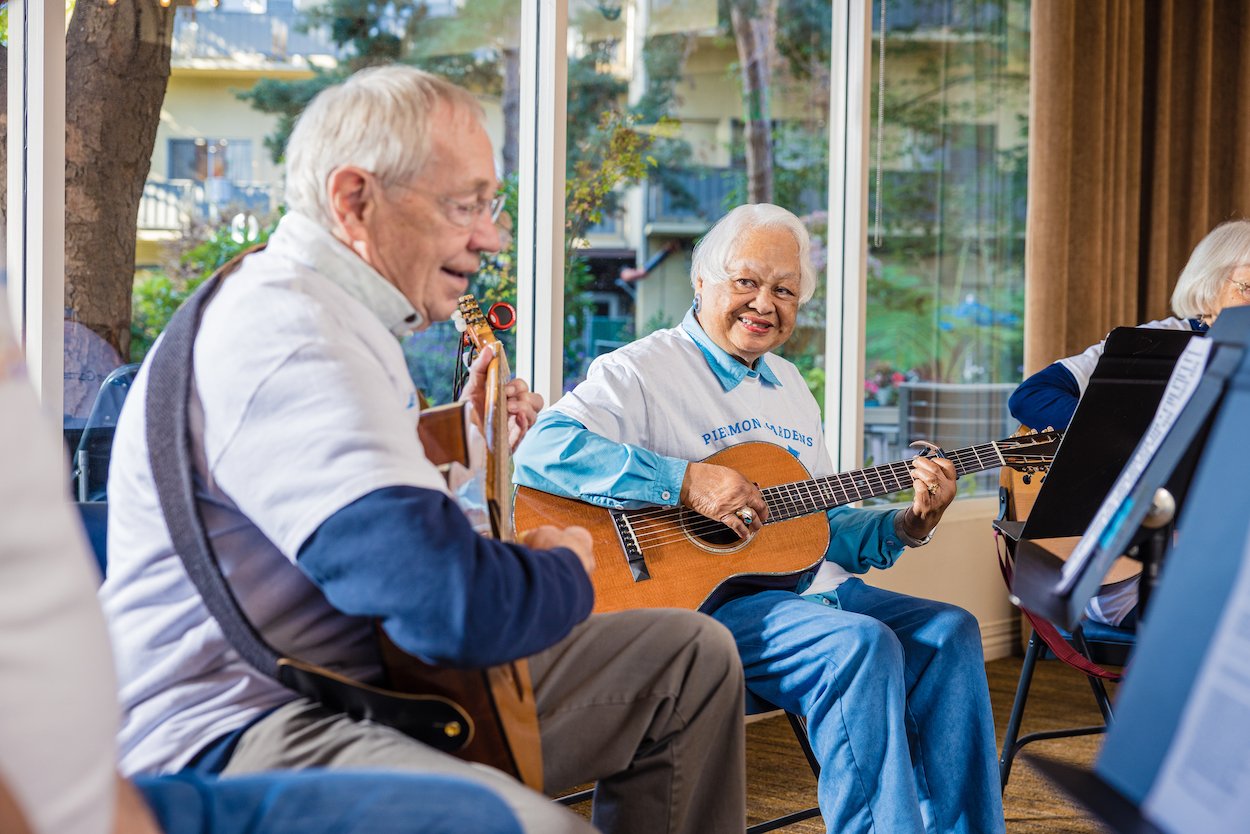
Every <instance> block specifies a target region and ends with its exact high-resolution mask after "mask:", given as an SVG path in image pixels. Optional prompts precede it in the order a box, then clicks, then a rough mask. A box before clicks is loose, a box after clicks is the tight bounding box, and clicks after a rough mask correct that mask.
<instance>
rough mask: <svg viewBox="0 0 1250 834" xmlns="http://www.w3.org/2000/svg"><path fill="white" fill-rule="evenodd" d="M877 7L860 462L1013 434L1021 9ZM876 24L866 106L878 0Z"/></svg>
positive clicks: (951, 3) (1023, 87) (974, 487)
mask: <svg viewBox="0 0 1250 834" xmlns="http://www.w3.org/2000/svg"><path fill="white" fill-rule="evenodd" d="M886 12H887V15H886V30H885V77H884V90H885V96H884V102H883V103H884V107H885V111H884V131H883V132H882V133H881V135H880V136H879V137H878V136H877V135H876V132H875V130H874V135H873V138H872V143H871V148H870V158H871V159H872V160H873V161H874V164H875V162H876V160H878V159H880V171H879V177H878V176H876V175H877V173H878V172H877V171H874V172H873V174H874V176H873V178H872V179H870V183H871V185H870V187H871V188H872V191H873V193H872V194H871V195H870V198H869V201H870V206H869V207H870V210H871V211H872V212H873V218H872V219H873V221H874V222H873V223H872V224H871V225H870V233H869V266H868V279H867V280H868V285H867V299H868V302H867V321H866V330H865V333H866V337H865V370H866V378H865V380H864V406H865V409H864V426H865V437H864V455H865V458H866V460H867V461H868V462H869V463H883V462H886V461H889V460H896V459H899V458H901V457H903V456H904V455H905V447H906V444H907V443H908V441H910V440H913V439H916V438H924V439H928V440H931V441H933V442H936V443H939V444H941V445H942V446H944V447H946V448H948V449H952V448H962V447H966V446H970V445H973V444H977V443H985V442H988V441H991V440H997V439H999V438H1001V437H1003V436H1005V435H1007V434H1010V433H1011V432H1012V431H1013V430H1014V428H1015V426H1014V424H1013V423H1012V421H1011V418H1010V416H1009V415H1008V413H1007V406H1006V402H1007V395H1008V394H1009V393H1010V391H1011V389H1012V388H1013V387H1014V386H1015V384H1016V383H1018V382H1019V381H1020V378H1021V377H1020V374H1021V363H1022V360H1023V307H1024V219H1025V214H1024V212H1025V189H1026V184H1027V173H1026V172H1027V136H1028V62H1029V58H1028V42H1029V41H1028V36H1029V31H1028V21H1029V4H1028V2H1025V0H994V1H993V2H983V0H976V2H973V0H890V2H889V3H888V4H887V9H886ZM872 19H873V27H874V31H873V34H874V42H873V79H872V85H871V87H872V90H873V107H874V108H876V107H877V105H878V103H880V102H879V100H878V98H877V91H878V89H879V82H880V81H881V78H880V76H879V74H878V73H879V67H880V61H879V58H880V54H879V46H880V37H881V30H880V6H879V5H877V6H875V8H874V10H873V18H872ZM873 119H874V124H875V120H876V110H875V109H874V111H873ZM878 140H879V142H880V145H878ZM878 204H879V206H880V215H879V216H880V224H879V225H876V223H875V221H876V217H877V214H876V210H877V207H878ZM878 234H879V238H878ZM967 480H968V482H967V483H964V484H961V486H960V489H961V495H964V496H966V495H969V494H975V493H976V492H978V491H979V492H986V491H992V490H993V489H994V486H995V484H996V483H997V475H996V474H995V473H993V472H987V473H985V474H983V475H981V476H978V477H976V478H975V479H974V478H969V479H967Z"/></svg>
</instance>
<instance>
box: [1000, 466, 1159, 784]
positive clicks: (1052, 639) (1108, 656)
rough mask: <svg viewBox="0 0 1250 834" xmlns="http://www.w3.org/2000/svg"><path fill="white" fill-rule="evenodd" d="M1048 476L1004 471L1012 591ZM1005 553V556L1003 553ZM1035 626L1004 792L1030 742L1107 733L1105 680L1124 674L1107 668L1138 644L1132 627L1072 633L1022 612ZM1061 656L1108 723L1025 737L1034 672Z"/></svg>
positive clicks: (1005, 751) (1006, 741)
mask: <svg viewBox="0 0 1250 834" xmlns="http://www.w3.org/2000/svg"><path fill="white" fill-rule="evenodd" d="M1041 481H1042V477H1041V476H1038V475H1033V476H1031V477H1030V476H1027V475H1022V474H1021V473H1019V472H1015V471H1014V470H1004V471H1003V473H1002V476H1001V480H1000V486H999V488H998V498H999V513H998V518H996V519H995V520H994V531H995V536H996V537H999V538H1001V539H1002V540H1003V542H1004V543H1005V547H1004V548H1003V550H1000V552H999V567H1000V568H1001V569H1002V572H1003V581H1004V582H1005V583H1007V587H1008V589H1010V588H1011V576H1012V560H1013V555H1014V549H1015V544H1016V542H1017V541H1018V540H1019V538H1020V532H1021V530H1022V529H1023V527H1024V521H1023V519H1024V518H1026V517H1027V516H1028V513H1029V510H1030V509H1032V506H1033V502H1034V500H1035V499H1036V497H1037V492H1038V490H1039V489H1040V487H1041ZM1004 550H1005V552H1003V551H1004ZM1021 611H1022V612H1023V613H1024V615H1025V617H1026V618H1027V619H1028V620H1029V622H1030V624H1032V626H1033V633H1032V635H1031V636H1030V637H1029V643H1028V648H1027V649H1026V651H1025V654H1024V663H1023V665H1022V666H1021V667H1020V680H1019V682H1018V683H1017V684H1016V695H1015V700H1014V701H1013V702H1012V705H1011V715H1010V717H1009V718H1008V719H1007V731H1006V733H1005V734H1004V736H1003V748H1002V753H1001V754H1000V756H999V760H998V772H999V778H1000V786H1001V788H1002V790H1004V791H1006V790H1007V780H1008V779H1009V778H1010V777H1011V765H1012V762H1013V761H1014V760H1015V757H1016V754H1017V753H1018V752H1020V750H1021V748H1023V747H1024V746H1025V745H1026V744H1031V743H1033V742H1035V741H1042V740H1045V739H1056V738H1073V737H1076V736H1086V735H1094V734H1097V733H1104V732H1106V731H1107V727H1108V725H1110V723H1111V721H1112V719H1113V717H1114V716H1113V712H1112V707H1111V699H1110V697H1109V696H1108V695H1107V690H1106V686H1105V683H1104V682H1105V681H1112V682H1117V681H1119V680H1120V674H1119V673H1117V672H1109V671H1107V670H1106V669H1104V668H1103V666H1108V665H1110V666H1124V665H1126V664H1127V663H1128V658H1129V655H1130V654H1131V652H1132V649H1133V646H1134V645H1135V643H1136V632H1135V631H1133V630H1131V629H1125V628H1116V627H1114V626H1108V625H1104V624H1102V623H1095V622H1092V621H1088V620H1087V621H1085V622H1082V623H1081V624H1079V625H1078V626H1077V627H1076V628H1075V629H1073V630H1072V631H1067V630H1064V629H1059V628H1057V627H1056V626H1055V625H1054V624H1052V623H1051V622H1050V621H1048V620H1046V619H1044V618H1042V617H1040V616H1038V615H1036V614H1033V613H1032V612H1030V611H1028V610H1026V609H1023V608H1022V609H1021ZM1046 658H1056V659H1058V660H1061V661H1063V662H1064V663H1066V664H1068V665H1069V666H1071V667H1072V668H1074V669H1076V670H1077V671H1079V672H1081V673H1082V674H1084V675H1085V677H1086V679H1087V680H1088V682H1089V686H1090V689H1091V691H1092V692H1093V695H1094V700H1095V702H1096V703H1097V704H1098V710H1099V712H1100V713H1101V714H1102V718H1103V723H1102V724H1100V725H1097V726H1088V727H1069V728H1065V729H1060V730H1045V731H1041V732H1035V733H1029V734H1027V735H1025V736H1023V737H1021V736H1020V725H1021V723H1022V721H1023V719H1024V708H1025V705H1026V704H1027V702H1028V698H1029V687H1030V685H1031V684H1032V682H1033V672H1034V670H1035V668H1036V666H1037V661H1038V660H1041V659H1046Z"/></svg>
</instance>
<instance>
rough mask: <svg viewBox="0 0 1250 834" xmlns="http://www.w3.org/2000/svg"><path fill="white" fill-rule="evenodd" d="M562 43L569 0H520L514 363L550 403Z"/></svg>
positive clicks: (557, 363) (559, 231) (560, 237)
mask: <svg viewBox="0 0 1250 834" xmlns="http://www.w3.org/2000/svg"><path fill="white" fill-rule="evenodd" d="M567 44H568V0H523V2H522V8H521V122H520V136H519V142H518V145H519V147H518V159H519V164H518V170H519V182H518V203H519V205H518V211H517V220H518V222H517V225H518V229H517V230H516V233H517V264H516V269H517V310H518V312H519V314H520V315H519V321H518V323H517V357H516V370H517V375H518V376H521V377H522V378H524V379H526V380H528V381H529V383H530V385H531V387H532V388H533V390H535V391H536V392H538V393H539V394H541V395H542V396H543V398H544V399H545V400H546V401H547V402H548V403H551V402H554V401H555V400H556V399H557V398H558V397H559V395H560V390H561V383H562V380H563V361H562V356H563V353H564V326H563V321H564V166H565V147H564V143H565V124H564V120H565V112H566V109H567V89H568V63H567V56H568V46H567Z"/></svg>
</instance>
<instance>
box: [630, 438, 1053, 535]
mask: <svg viewBox="0 0 1250 834" xmlns="http://www.w3.org/2000/svg"><path fill="white" fill-rule="evenodd" d="M1005 444H1006V441H999V442H998V443H986V444H982V445H980V446H970V447H968V448H965V449H957V450H956V451H954V452H951V453H950V454H949V455H948V458H949V459H950V460H951V461H952V462H953V463H954V464H955V471H956V477H962V476H963V475H966V474H968V473H969V472H974V471H983V470H985V469H990V468H993V467H994V466H997V465H1000V458H999V453H1000V451H1002V450H1001V449H999V448H998V447H999V446H1001V445H1005ZM1034 445H1038V444H1037V443H1028V444H1025V445H1024V448H1028V447H1029V446H1034ZM1006 451H1008V452H1011V448H1010V447H1008V448H1007V449H1006ZM982 452H986V453H987V454H989V456H990V457H989V459H990V460H991V461H992V462H991V464H989V465H986V464H985V463H984V461H983V460H982V457H981V453H982ZM1012 459H1013V461H1015V462H1016V463H1017V464H1019V463H1021V462H1034V461H1035V462H1037V463H1039V464H1040V463H1044V462H1047V461H1049V460H1051V459H1053V455H1020V454H1018V453H1012ZM961 467H963V468H964V469H963V471H960V468H961ZM900 468H901V469H902V470H903V474H904V475H908V474H909V473H911V472H912V471H913V467H911V466H909V465H908V462H907V461H896V462H894V463H890V464H883V465H882V466H878V467H871V468H870V469H866V470H861V471H860V473H859V474H861V476H863V480H862V482H861V483H862V484H863V485H865V486H867V485H869V481H868V478H867V476H866V473H874V474H875V475H876V477H877V480H878V481H879V482H880V484H881V486H882V487H883V488H885V480H884V478H883V477H882V476H881V473H882V472H883V471H885V472H888V473H889V474H890V475H891V477H892V478H893V479H894V480H895V481H896V485H897V484H899V483H901V484H903V485H901V486H898V488H897V489H894V490H886V491H885V492H881V493H877V494H890V493H891V492H901V491H902V490H904V489H906V488H907V487H906V484H907V483H909V482H910V481H911V478H910V477H908V479H907V481H902V480H901V478H900V475H899V473H898V472H897V470H898V469H900ZM854 474H855V473H846V472H841V473H836V474H834V475H831V476H826V477H824V478H818V479H815V480H814V481H796V482H793V483H789V484H778V485H776V486H773V487H767V488H765V490H764V492H765V493H769V492H772V493H773V494H774V497H775V502H771V503H769V509H770V511H771V514H773V517H772V518H771V519H770V520H769V521H766V522H764V524H765V525H767V524H772V523H777V522H781V521H789V520H790V519H792V518H797V517H799V516H802V515H810V514H812V513H814V512H817V511H818V510H819V509H821V508H822V506H824V505H826V504H827V500H826V499H827V497H828V495H833V496H834V497H837V498H839V503H841V504H846V503H850V502H851V501H855V500H859V499H862V498H865V497H869V496H865V495H863V494H862V490H861V488H860V487H859V486H856V482H855V480H854ZM845 481H849V482H850V486H851V487H854V489H855V492H856V496H855V497H851V493H850V490H849V489H847V488H846V486H845V485H844V482H845ZM835 482H836V484H837V485H836V486H834V483H835ZM823 485H828V491H827V493H826V494H823V495H822V494H814V492H813V491H816V493H819V492H821V491H822V490H823ZM869 489H870V492H871V490H872V487H870V488H869ZM783 491H784V492H783ZM804 492H806V494H804ZM838 493H841V495H840V496H839V495H838ZM796 498H797V499H798V500H796ZM813 499H815V501H816V502H817V503H816V504H814V505H813V504H812V503H811V502H812V501H813ZM834 506H837V504H835V505H834ZM778 511H781V512H784V513H785V514H784V515H776V513H777V512H778ZM683 513H690V514H691V515H695V513H694V511H693V510H690V509H689V508H687V507H680V506H678V507H669V508H662V509H647V510H636V511H631V512H630V513H629V516H630V519H629V524H630V528H631V530H632V531H633V535H634V541H635V543H636V544H638V546H639V547H640V548H641V547H642V546H644V545H645V546H647V547H658V546H662V545H665V544H671V543H673V542H679V541H682V540H684V539H686V538H687V537H688V535H689V534H694V535H701V534H705V533H713V532H717V531H720V530H724V529H725V528H726V525H725V524H723V523H722V522H720V521H718V520H715V519H710V518H707V517H706V516H700V517H699V521H697V522H694V523H692V524H688V525H686V526H685V527H680V526H677V527H675V524H677V523H678V522H679V520H680V517H681V516H682V514H683ZM640 533H641V534H640Z"/></svg>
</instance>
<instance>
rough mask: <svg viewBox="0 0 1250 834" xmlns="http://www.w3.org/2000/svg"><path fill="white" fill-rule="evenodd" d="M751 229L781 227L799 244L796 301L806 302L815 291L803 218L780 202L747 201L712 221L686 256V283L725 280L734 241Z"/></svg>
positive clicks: (813, 271)
mask: <svg viewBox="0 0 1250 834" xmlns="http://www.w3.org/2000/svg"><path fill="white" fill-rule="evenodd" d="M753 229H785V230H787V231H789V232H790V234H792V235H794V240H795V242H796V243H798V245H799V303H800V304H806V303H807V301H808V299H810V298H811V297H812V293H814V292H816V267H814V266H812V239H811V236H810V235H808V233H807V227H806V226H804V225H803V221H802V220H799V218H797V217H795V216H794V214H793V213H792V212H790V211H788V210H787V209H783V208H782V207H781V206H774V205H773V204H771V203H748V204H746V205H742V206H738V207H737V208H736V209H734V210H733V211H731V212H729V213H728V214H726V215H725V216H724V217H722V218H721V219H720V220H717V221H716V225H714V226H713V227H712V228H711V229H708V232H707V234H705V235H704V236H703V238H702V239H701V240H700V241H699V243H698V244H697V245H696V246H695V247H694V254H693V255H692V256H691V258H690V285H691V286H694V287H696V288H697V286H698V284H697V282H698V280H699V279H700V278H702V279H703V280H704V281H706V282H708V283H711V284H719V283H721V282H723V281H728V280H729V269H730V267H731V266H733V262H734V259H735V258H736V256H737V250H738V241H739V240H740V239H741V237H742V236H743V235H745V234H746V233H747V232H749V231H751V230H753Z"/></svg>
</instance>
